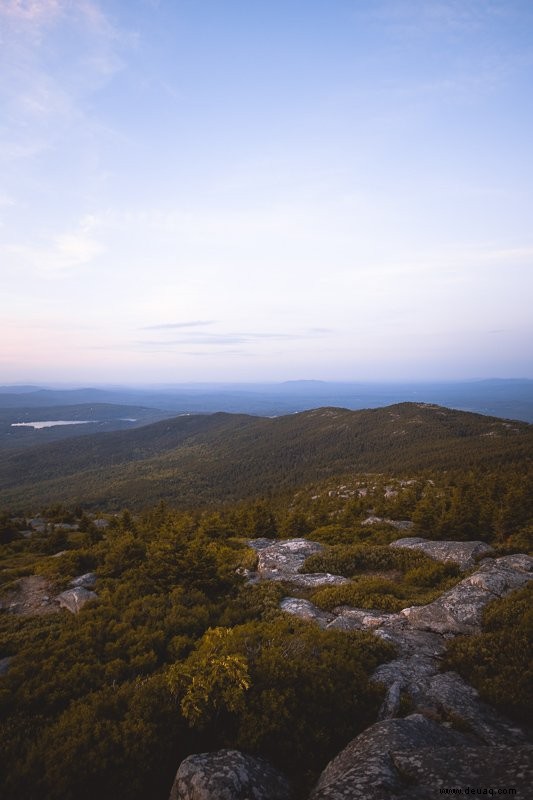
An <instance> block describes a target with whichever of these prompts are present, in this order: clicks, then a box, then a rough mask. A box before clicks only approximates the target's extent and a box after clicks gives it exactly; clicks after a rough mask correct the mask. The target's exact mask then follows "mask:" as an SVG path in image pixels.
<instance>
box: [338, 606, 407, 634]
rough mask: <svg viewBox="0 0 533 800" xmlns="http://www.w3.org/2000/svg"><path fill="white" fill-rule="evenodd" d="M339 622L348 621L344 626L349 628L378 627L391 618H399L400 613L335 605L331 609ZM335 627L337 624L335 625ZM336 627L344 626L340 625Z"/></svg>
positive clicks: (365, 628)
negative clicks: (348, 623)
mask: <svg viewBox="0 0 533 800" xmlns="http://www.w3.org/2000/svg"><path fill="white" fill-rule="evenodd" d="M333 613H334V614H335V615H336V616H337V618H338V620H339V622H341V621H342V622H348V621H349V622H350V625H348V626H346V627H347V629H351V630H373V629H375V628H379V627H380V626H381V625H383V624H384V623H385V622H390V621H391V620H401V619H402V617H401V615H400V614H388V613H387V612H382V611H372V610H369V609H367V608H352V607H351V606H337V607H336V608H334V609H333ZM336 627H337V626H336ZM338 627H344V625H340V626H338Z"/></svg>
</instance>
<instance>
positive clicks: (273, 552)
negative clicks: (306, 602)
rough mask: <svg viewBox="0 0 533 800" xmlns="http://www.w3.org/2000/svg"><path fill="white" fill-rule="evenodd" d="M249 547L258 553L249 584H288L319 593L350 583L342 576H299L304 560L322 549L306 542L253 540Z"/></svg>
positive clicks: (321, 573)
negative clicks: (318, 591)
mask: <svg viewBox="0 0 533 800" xmlns="http://www.w3.org/2000/svg"><path fill="white" fill-rule="evenodd" d="M248 544H249V546H250V547H252V548H253V549H254V550H257V551H258V559H257V572H256V574H255V576H254V575H253V573H252V574H249V576H248V577H249V580H251V581H253V580H254V579H257V578H258V579H260V580H269V581H287V582H289V583H292V584H293V585H295V586H299V587H303V588H312V589H316V588H318V587H319V586H340V585H341V584H343V583H348V582H349V581H348V579H347V578H344V577H342V575H331V574H330V573H329V572H313V573H309V574H300V572H299V570H300V569H301V567H303V565H304V563H305V560H306V559H307V558H309V556H312V555H314V554H315V553H319V552H320V551H321V550H322V545H321V544H320V543H319V542H309V541H307V539H283V540H280V541H272V539H252V540H251V541H250V542H248Z"/></svg>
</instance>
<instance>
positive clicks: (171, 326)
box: [139, 319, 216, 331]
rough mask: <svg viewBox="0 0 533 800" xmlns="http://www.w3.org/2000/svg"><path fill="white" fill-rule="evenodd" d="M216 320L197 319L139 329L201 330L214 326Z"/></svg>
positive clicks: (146, 326) (145, 326)
mask: <svg viewBox="0 0 533 800" xmlns="http://www.w3.org/2000/svg"><path fill="white" fill-rule="evenodd" d="M215 322H216V320H214V319H206V320H203V319H195V320H192V321H191V322H163V323H161V324H160V325H144V326H143V327H142V328H139V330H141V331H164V330H175V329H177V328H200V327H203V326H207V325H214V324H215Z"/></svg>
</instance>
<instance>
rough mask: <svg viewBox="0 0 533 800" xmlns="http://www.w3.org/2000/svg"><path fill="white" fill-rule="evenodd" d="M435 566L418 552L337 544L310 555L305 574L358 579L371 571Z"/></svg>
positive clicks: (378, 546)
mask: <svg viewBox="0 0 533 800" xmlns="http://www.w3.org/2000/svg"><path fill="white" fill-rule="evenodd" d="M424 564H425V565H428V564H431V565H433V564H434V561H432V559H430V558H428V557H427V556H426V555H424V553H421V552H420V551H417V550H407V549H406V548H393V547H387V546H384V545H364V544H356V545H336V546H332V547H327V548H325V549H324V550H323V552H321V553H317V554H316V555H314V556H310V557H309V558H308V559H307V560H306V562H305V564H304V567H303V568H302V570H301V572H332V573H334V574H336V575H344V576H345V577H347V578H351V577H354V576H355V575H357V574H359V573H361V572H368V571H369V570H402V571H404V570H408V569H411V568H413V567H417V566H421V565H424Z"/></svg>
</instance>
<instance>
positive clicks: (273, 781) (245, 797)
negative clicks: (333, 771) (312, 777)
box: [169, 750, 290, 800]
mask: <svg viewBox="0 0 533 800" xmlns="http://www.w3.org/2000/svg"><path fill="white" fill-rule="evenodd" d="M289 798H290V789H289V783H288V781H287V779H286V778H285V777H284V776H283V775H282V774H281V773H280V772H278V771H277V770H275V769H274V768H273V767H272V766H271V765H270V764H269V763H268V762H267V761H265V760H264V759H262V758H255V757H253V756H249V755H246V754H244V753H241V752H239V751H238V750H218V751H217V752H216V753H200V754H198V755H193V756H189V757H188V758H186V759H185V760H184V761H182V762H181V764H180V767H179V769H178V771H177V773H176V778H175V780H174V784H173V786H172V790H171V792H170V797H169V800H289Z"/></svg>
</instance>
